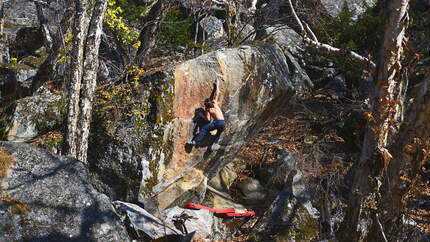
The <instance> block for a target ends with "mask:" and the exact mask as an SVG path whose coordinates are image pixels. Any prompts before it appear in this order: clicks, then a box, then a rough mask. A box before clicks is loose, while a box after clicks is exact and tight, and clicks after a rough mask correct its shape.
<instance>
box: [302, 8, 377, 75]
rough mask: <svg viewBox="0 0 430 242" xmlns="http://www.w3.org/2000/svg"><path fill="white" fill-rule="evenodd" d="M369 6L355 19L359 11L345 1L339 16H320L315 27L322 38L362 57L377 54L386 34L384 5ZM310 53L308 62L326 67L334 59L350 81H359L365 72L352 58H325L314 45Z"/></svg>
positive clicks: (309, 49)
mask: <svg viewBox="0 0 430 242" xmlns="http://www.w3.org/2000/svg"><path fill="white" fill-rule="evenodd" d="M365 7H366V10H365V12H363V13H362V14H360V15H359V16H357V17H356V18H354V15H355V13H354V12H353V11H352V10H349V9H348V6H347V4H346V3H345V5H344V7H343V9H342V11H341V12H340V14H339V16H338V17H336V18H334V19H328V20H323V19H320V21H318V24H316V26H314V27H313V28H314V32H315V34H316V36H317V37H318V39H319V41H320V42H322V43H327V44H330V45H332V46H334V47H337V48H341V49H345V50H352V51H355V52H357V53H358V54H360V55H362V56H366V57H368V56H369V57H370V58H372V56H375V55H376V53H377V51H378V50H379V42H380V39H381V38H382V34H383V33H382V29H381V27H380V25H381V24H380V17H379V12H380V6H379V4H376V5H375V6H374V7H369V6H365ZM307 52H308V53H309V54H310V55H308V56H309V59H308V60H307V61H308V63H313V64H316V65H323V66H324V65H325V64H327V63H326V62H327V61H328V59H330V60H331V61H333V62H334V64H335V66H336V67H337V68H338V69H340V70H341V71H342V72H343V73H344V74H345V76H346V79H347V80H356V79H358V78H357V77H358V76H360V74H361V70H360V68H356V66H354V65H353V62H352V60H351V59H350V58H348V57H342V56H335V55H323V56H325V57H321V52H317V51H316V50H314V49H312V48H308V49H307ZM327 57H328V58H327Z"/></svg>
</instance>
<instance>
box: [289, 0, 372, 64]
mask: <svg viewBox="0 0 430 242" xmlns="http://www.w3.org/2000/svg"><path fill="white" fill-rule="evenodd" d="M288 2H289V5H290V8H291V13H292V14H293V17H294V19H296V21H297V24H298V25H299V27H300V30H301V35H302V37H303V42H304V43H305V44H307V45H309V46H311V47H313V48H315V49H317V50H321V51H324V52H326V53H329V54H334V55H338V56H346V57H349V58H351V59H352V60H354V61H355V62H357V63H360V64H364V65H365V66H367V67H369V68H370V69H371V70H372V71H375V69H376V65H375V63H373V62H372V61H371V60H370V59H369V58H366V57H364V56H361V55H359V54H357V53H356V52H354V51H351V50H345V49H339V48H336V47H333V46H331V45H328V44H323V43H319V42H318V40H317V38H316V36H315V34H314V33H313V32H312V30H311V29H310V27H309V26H308V25H307V24H306V29H308V30H305V28H304V27H303V24H302V21H301V20H300V18H299V17H298V16H297V14H296V11H295V10H294V7H293V4H292V2H291V0H288ZM308 32H309V34H310V35H311V36H312V39H311V38H309V37H308V36H307V34H308Z"/></svg>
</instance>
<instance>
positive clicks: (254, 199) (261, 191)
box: [237, 178, 267, 204]
mask: <svg viewBox="0 0 430 242" xmlns="http://www.w3.org/2000/svg"><path fill="white" fill-rule="evenodd" d="M237 187H238V188H239V190H240V192H241V193H242V195H243V197H242V200H243V202H244V203H245V204H261V203H264V201H265V200H266V196H267V191H266V189H265V188H264V186H263V185H261V183H260V182H259V181H258V180H256V179H253V178H250V179H247V180H244V181H239V182H238V184H237Z"/></svg>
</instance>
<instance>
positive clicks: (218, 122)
mask: <svg viewBox="0 0 430 242" xmlns="http://www.w3.org/2000/svg"><path fill="white" fill-rule="evenodd" d="M218 97H219V80H218V79H217V80H216V82H215V83H214V89H213V90H212V94H211V96H210V98H207V99H206V100H205V103H204V104H205V112H204V115H203V116H204V117H203V118H204V119H205V120H207V121H210V120H211V117H212V118H213V121H212V122H210V123H208V124H206V125H204V126H203V127H202V128H201V129H200V131H199V133H198V134H197V136H196V137H195V138H194V139H193V140H192V141H188V142H187V145H191V146H199V145H200V143H201V141H202V140H203V138H204V137H205V135H206V134H207V133H208V132H210V131H212V130H216V131H217V132H216V135H215V137H214V139H213V141H212V142H211V143H210V145H209V146H208V151H209V152H212V145H213V144H214V143H218V141H219V138H220V136H221V133H222V131H224V129H225V125H226V123H225V120H224V115H223V114H222V111H221V108H220V107H219V106H218Z"/></svg>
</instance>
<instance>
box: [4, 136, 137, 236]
mask: <svg viewBox="0 0 430 242" xmlns="http://www.w3.org/2000/svg"><path fill="white" fill-rule="evenodd" d="M0 148H1V149H2V150H4V151H6V152H9V153H10V154H11V156H12V157H13V159H14V163H13V164H12V165H11V166H10V167H9V169H8V171H7V172H8V173H7V174H8V176H7V177H6V178H4V179H2V180H1V184H2V186H1V187H2V190H3V191H4V194H3V195H6V196H8V197H10V198H11V200H9V202H8V201H7V200H2V202H0V231H2V232H1V233H0V241H130V239H129V237H128V234H127V232H126V230H125V227H124V226H123V225H122V224H121V221H120V219H119V218H118V216H117V215H116V214H115V213H114V210H113V208H112V206H111V202H110V200H109V198H108V197H107V196H106V195H104V194H101V193H99V192H97V191H96V190H95V189H94V188H93V186H92V185H91V184H90V178H89V174H88V172H87V168H86V167H85V166H84V164H82V163H81V162H79V161H78V160H75V159H71V158H63V157H60V156H55V155H52V154H51V153H49V152H47V151H45V150H42V149H40V148H37V147H34V146H32V145H28V144H24V143H15V142H0Z"/></svg>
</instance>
